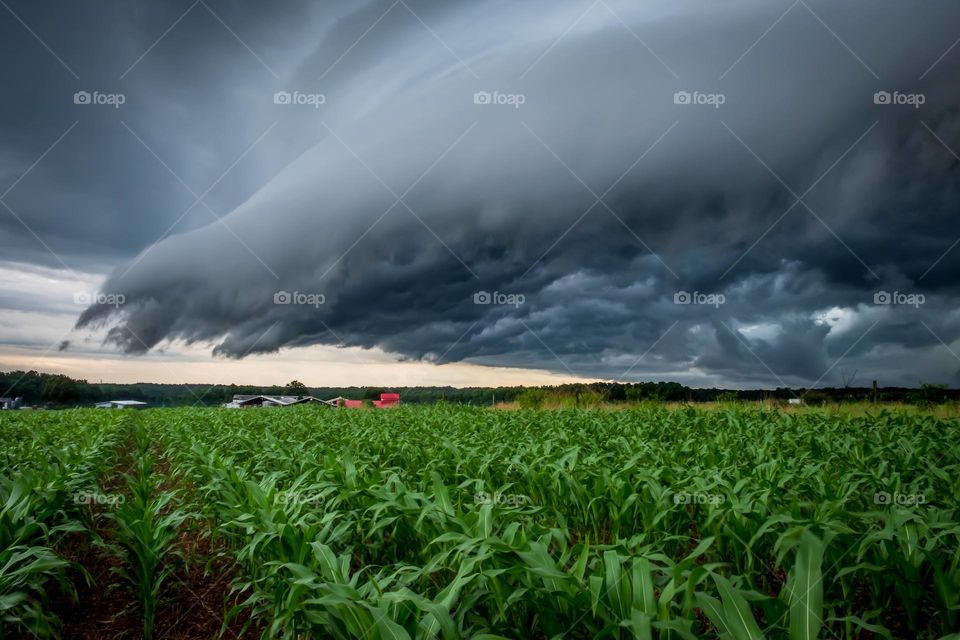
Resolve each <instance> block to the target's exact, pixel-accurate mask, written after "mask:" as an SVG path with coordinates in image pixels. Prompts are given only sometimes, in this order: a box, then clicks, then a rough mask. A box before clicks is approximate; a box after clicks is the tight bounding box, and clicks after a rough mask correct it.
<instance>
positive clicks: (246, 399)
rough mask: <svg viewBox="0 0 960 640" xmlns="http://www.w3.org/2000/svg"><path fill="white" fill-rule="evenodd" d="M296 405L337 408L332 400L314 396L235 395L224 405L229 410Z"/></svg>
mask: <svg viewBox="0 0 960 640" xmlns="http://www.w3.org/2000/svg"><path fill="white" fill-rule="evenodd" d="M294 404H324V405H328V406H331V407H335V406H337V405H336V403H335V402H334V401H332V400H321V399H320V398H315V397H313V396H248V395H235V396H233V400H231V401H230V402H228V403H226V404H225V405H223V406H224V407H226V408H227V409H248V408H251V407H288V406H290V405H294Z"/></svg>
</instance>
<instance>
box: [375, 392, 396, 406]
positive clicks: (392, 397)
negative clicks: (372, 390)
mask: <svg viewBox="0 0 960 640" xmlns="http://www.w3.org/2000/svg"><path fill="white" fill-rule="evenodd" d="M399 404H400V394H399V393H381V394H380V399H379V400H374V401H373V406H375V407H376V408H378V409H386V408H388V407H396V406H398V405H399Z"/></svg>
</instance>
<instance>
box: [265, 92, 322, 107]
mask: <svg viewBox="0 0 960 640" xmlns="http://www.w3.org/2000/svg"><path fill="white" fill-rule="evenodd" d="M326 102H327V96H325V95H324V94H322V93H304V92H302V91H293V92H290V91H277V92H276V93H275V94H273V104H281V105H294V106H308V107H313V108H314V109H319V108H320V105H322V104H326Z"/></svg>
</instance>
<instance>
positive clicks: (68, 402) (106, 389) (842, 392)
mask: <svg viewBox="0 0 960 640" xmlns="http://www.w3.org/2000/svg"><path fill="white" fill-rule="evenodd" d="M382 392H394V393H399V394H400V397H401V399H402V401H403V402H405V403H411V404H426V403H433V402H448V403H451V404H470V405H486V406H489V405H492V404H500V403H518V404H520V405H522V406H531V407H536V406H592V405H597V404H606V403H625V402H717V401H758V400H781V401H784V402H785V401H787V400H788V399H789V398H794V397H802V398H803V399H804V402H805V403H807V404H823V403H827V402H857V401H876V402H908V403H916V404H919V403H939V402H945V401H948V400H960V389H948V388H947V387H946V386H945V385H933V384H924V385H921V387H920V388H914V389H911V388H903V387H882V388H878V389H876V390H875V389H873V388H870V387H856V388H853V387H850V388H842V389H836V388H823V389H812V390H806V389H789V388H786V387H780V388H777V389H772V390H771V389H749V390H730V389H695V388H691V387H687V386H684V385H682V384H680V383H677V382H638V383H619V382H593V383H584V384H564V385H559V386H551V387H496V388H492V387H467V388H461V389H458V388H454V387H307V386H305V385H303V384H301V383H299V382H297V381H293V382H291V383H289V384H288V385H284V386H269V387H258V386H250V385H235V384H231V385H201V384H155V383H136V384H98V383H90V382H87V381H86V380H75V379H73V378H70V377H68V376H64V375H59V374H49V373H39V372H37V371H10V372H6V373H3V372H0V396H3V397H11V398H13V397H22V398H23V400H24V404H26V405H28V406H40V407H54V408H56V407H76V406H89V405H92V404H94V403H96V402H102V401H104V400H140V401H142V402H147V403H149V404H150V405H151V406H155V407H156V406H160V407H164V406H165V407H175V406H190V405H208V406H215V405H220V404H222V403H224V402H227V401H229V400H230V399H232V398H233V396H234V395H236V394H247V395H256V394H264V395H281V394H289V395H314V396H317V397H318V398H323V399H328V398H334V397H337V396H343V397H345V398H352V399H356V400H375V399H377V398H379V397H380V394H381V393H382Z"/></svg>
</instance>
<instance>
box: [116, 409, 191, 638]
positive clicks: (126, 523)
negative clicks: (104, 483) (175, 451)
mask: <svg viewBox="0 0 960 640" xmlns="http://www.w3.org/2000/svg"><path fill="white" fill-rule="evenodd" d="M133 437H134V451H135V452H136V455H135V457H134V461H133V464H134V467H135V472H134V474H132V475H130V474H124V479H125V481H126V485H127V490H128V494H129V498H126V496H125V499H124V500H123V501H122V502H121V504H120V506H119V508H118V509H117V510H116V511H115V512H113V513H111V514H110V515H111V519H112V520H113V522H114V524H115V525H116V532H115V539H116V543H115V544H114V545H113V551H114V553H116V555H118V556H119V557H120V558H122V559H123V561H124V563H123V564H122V565H120V566H118V567H116V568H115V569H114V571H115V573H116V574H117V575H119V576H120V577H121V578H123V579H124V580H125V581H126V583H127V584H128V585H129V586H130V588H131V589H132V590H133V592H134V593H135V594H136V598H137V602H138V603H139V605H140V608H141V612H142V616H143V638H144V640H152V638H153V637H154V636H153V632H154V624H155V622H156V614H157V602H158V599H159V597H160V589H161V587H162V586H163V582H164V580H166V579H167V578H168V577H169V576H170V575H171V573H172V572H173V567H174V565H173V563H172V561H173V560H175V559H176V558H177V556H178V553H177V551H176V550H175V549H174V548H173V541H174V540H175V539H176V536H177V532H178V530H179V529H180V527H181V526H182V525H183V524H184V522H185V521H186V520H187V519H188V517H189V515H188V514H187V513H185V512H184V511H183V510H179V509H170V508H168V507H169V505H170V504H171V501H172V500H173V499H174V497H175V493H174V492H173V491H160V492H158V485H159V482H160V478H159V476H157V475H156V474H155V473H154V472H153V464H154V460H153V454H152V453H151V451H150V448H151V442H150V439H149V437H148V436H147V433H146V431H145V430H144V429H143V428H142V426H141V425H139V424H138V425H137V426H136V428H135V430H134V433H133Z"/></svg>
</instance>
